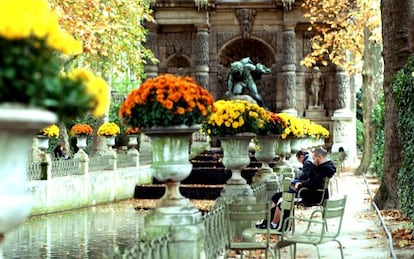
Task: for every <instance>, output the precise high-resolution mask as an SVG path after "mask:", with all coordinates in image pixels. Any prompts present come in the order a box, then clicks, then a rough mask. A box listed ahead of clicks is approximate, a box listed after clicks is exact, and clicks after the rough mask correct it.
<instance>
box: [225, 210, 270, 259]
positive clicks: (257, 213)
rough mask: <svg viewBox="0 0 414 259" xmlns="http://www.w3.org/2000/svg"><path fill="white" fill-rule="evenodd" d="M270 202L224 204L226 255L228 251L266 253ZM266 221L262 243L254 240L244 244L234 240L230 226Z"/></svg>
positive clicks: (268, 236) (268, 237)
mask: <svg viewBox="0 0 414 259" xmlns="http://www.w3.org/2000/svg"><path fill="white" fill-rule="evenodd" d="M270 209H271V203H270V202H259V203H254V204H252V203H249V204H226V215H227V236H228V245H226V247H227V249H226V255H227V253H228V250H256V249H264V250H266V254H265V255H266V258H267V253H268V250H269V247H270V233H269V229H270V227H269V225H270V222H271V220H270ZM263 219H266V222H267V228H266V229H267V231H266V233H265V239H264V240H263V241H262V242H256V240H254V241H251V242H245V241H242V242H241V240H236V239H234V234H233V233H234V232H233V229H232V226H234V225H235V224H243V223H245V222H246V221H251V222H252V223H253V222H255V221H258V220H263Z"/></svg>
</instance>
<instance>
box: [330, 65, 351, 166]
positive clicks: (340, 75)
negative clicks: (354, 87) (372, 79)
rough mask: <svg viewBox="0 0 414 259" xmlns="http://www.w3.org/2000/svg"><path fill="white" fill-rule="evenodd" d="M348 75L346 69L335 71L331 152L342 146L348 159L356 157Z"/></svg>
mask: <svg viewBox="0 0 414 259" xmlns="http://www.w3.org/2000/svg"><path fill="white" fill-rule="evenodd" d="M350 86H351V84H350V76H349V74H348V73H347V72H346V71H343V70H341V69H338V70H337V72H336V92H337V99H336V107H337V109H336V110H335V112H334V113H333V116H332V118H331V119H332V121H333V139H332V142H333V145H332V149H331V150H332V152H337V151H338V149H339V147H343V148H344V149H345V152H346V154H347V157H348V159H349V161H352V160H353V159H355V158H356V121H355V114H354V112H353V111H352V110H351V108H350V100H351V90H350Z"/></svg>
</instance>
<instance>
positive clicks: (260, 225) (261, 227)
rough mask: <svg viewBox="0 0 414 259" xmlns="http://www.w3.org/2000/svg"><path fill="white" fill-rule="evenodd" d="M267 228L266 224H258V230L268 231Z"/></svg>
mask: <svg viewBox="0 0 414 259" xmlns="http://www.w3.org/2000/svg"><path fill="white" fill-rule="evenodd" d="M266 227H267V224H266V223H260V224H256V228H258V229H266Z"/></svg>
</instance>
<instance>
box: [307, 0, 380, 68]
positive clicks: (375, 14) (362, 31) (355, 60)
mask: <svg viewBox="0 0 414 259" xmlns="http://www.w3.org/2000/svg"><path fill="white" fill-rule="evenodd" d="M303 7H304V8H305V10H306V11H305V14H304V16H305V18H308V19H309V22H310V23H311V26H310V27H309V29H308V30H309V31H312V32H314V36H313V37H312V38H311V46H312V52H311V53H309V54H308V55H307V56H306V57H305V58H304V59H303V60H302V65H304V66H306V67H311V66H313V65H316V64H317V63H319V64H322V65H325V66H326V65H328V63H329V62H332V63H333V64H335V65H337V66H339V67H341V68H342V69H344V70H347V71H349V72H361V71H362V63H363V58H364V51H365V47H369V46H367V43H368V42H369V43H370V44H374V45H381V44H382V38H381V11H380V1H379V0H353V1H352V0H351V1H349V0H323V1H322V0H305V1H304V3H303ZM366 40H368V42H367V41H366Z"/></svg>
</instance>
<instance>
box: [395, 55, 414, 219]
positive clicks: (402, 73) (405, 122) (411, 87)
mask: <svg viewBox="0 0 414 259" xmlns="http://www.w3.org/2000/svg"><path fill="white" fill-rule="evenodd" d="M392 93H393V96H394V98H395V102H396V104H397V105H398V107H399V118H398V134H399V136H400V139H401V141H402V143H403V163H402V165H401V168H400V171H399V174H398V186H399V189H400V190H399V192H398V193H399V194H400V195H399V199H400V204H401V209H402V211H403V213H404V214H405V215H406V216H408V217H410V218H411V220H412V221H414V199H413V197H414V188H413V183H414V174H413V172H412V171H413V168H414V130H413V129H414V56H411V57H409V58H408V60H407V63H406V64H405V65H404V66H403V67H402V68H401V69H400V70H399V71H398V73H397V75H396V77H395V79H394V81H393V83H392Z"/></svg>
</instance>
